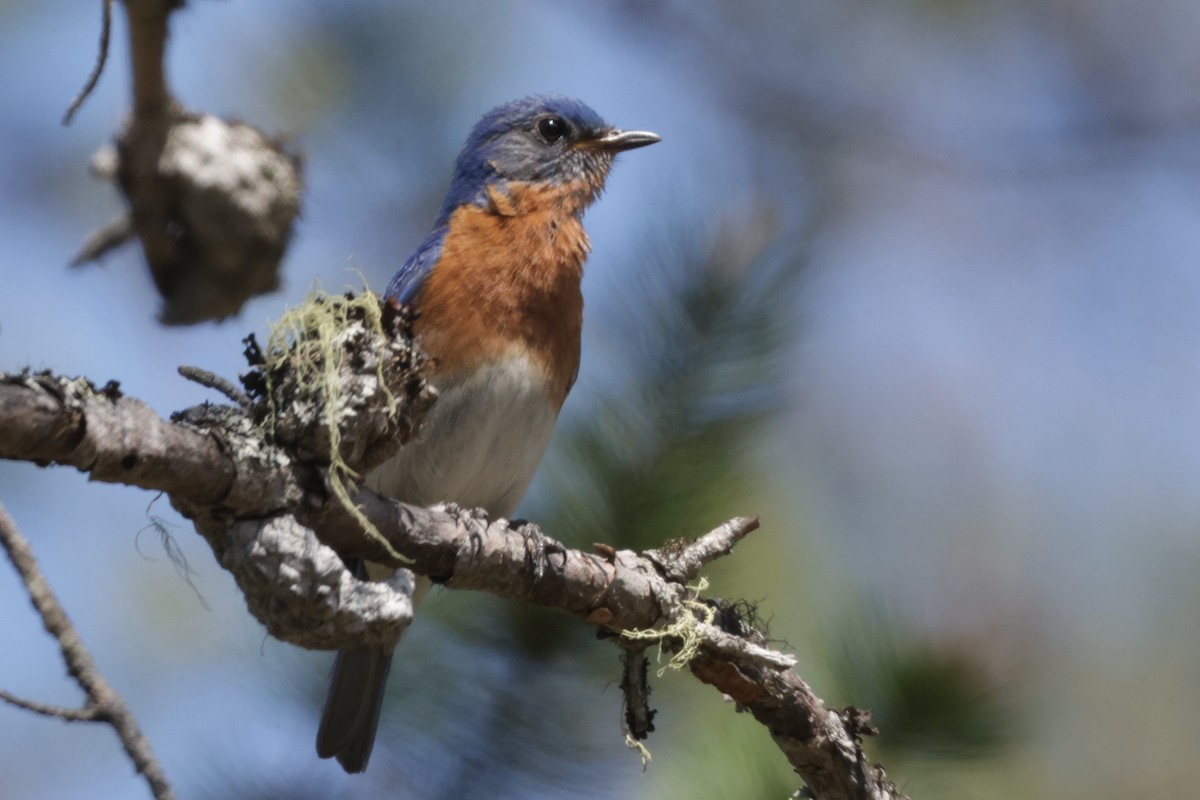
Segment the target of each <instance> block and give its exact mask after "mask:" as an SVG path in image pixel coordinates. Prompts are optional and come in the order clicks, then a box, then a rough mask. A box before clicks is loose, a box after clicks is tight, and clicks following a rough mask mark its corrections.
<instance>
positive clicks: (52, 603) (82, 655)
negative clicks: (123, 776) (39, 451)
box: [0, 506, 175, 800]
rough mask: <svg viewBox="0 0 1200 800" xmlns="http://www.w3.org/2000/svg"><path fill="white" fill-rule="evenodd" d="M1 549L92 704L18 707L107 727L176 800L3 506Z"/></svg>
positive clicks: (165, 795) (157, 790)
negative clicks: (75, 708) (72, 707)
mask: <svg viewBox="0 0 1200 800" xmlns="http://www.w3.org/2000/svg"><path fill="white" fill-rule="evenodd" d="M0 544H3V545H4V549H5V550H6V551H7V553H8V558H9V560H10V561H11V562H12V565H13V567H14V568H15V569H16V570H17V573H18V574H19V575H20V576H21V581H22V582H23V583H24V584H25V590H26V591H27V592H28V593H29V599H30V600H31V601H33V606H34V608H35V609H37V612H38V614H40V615H41V617H42V624H43V625H44V626H45V627H46V631H47V632H48V633H49V634H50V635H51V636H53V637H54V638H55V639H57V640H58V646H59V649H60V650H61V651H62V657H63V661H64V662H65V663H66V665H67V672H69V673H70V675H71V677H72V678H74V679H75V681H76V682H77V683H78V684H79V686H80V687H81V688H82V689H83V691H84V692H85V693H86V694H87V698H88V700H87V705H86V706H85V707H84V708H83V709H82V710H80V711H79V712H70V711H67V713H66V714H65V715H64V714H63V713H59V712H62V711H66V710H65V709H54V708H52V707H51V706H43V705H41V704H35V703H30V702H28V701H18V702H15V703H14V704H15V705H20V706H21V707H23V708H28V709H30V710H32V711H37V712H38V713H42V714H45V713H49V714H50V715H51V716H57V717H62V718H65V719H76V720H84V719H91V720H102V721H104V722H107V723H108V724H109V725H112V727H113V729H114V730H115V731H116V732H117V736H118V737H120V739H121V745H122V747H124V748H125V752H126V754H127V755H128V756H129V758H130V760H132V761H133V765H134V767H135V768H136V769H137V771H138V772H140V773H141V774H142V775H143V776H144V777H145V779H146V783H147V784H149V786H150V791H151V793H152V794H153V795H154V797H155V798H157V800H171V799H172V798H174V797H175V793H174V792H173V791H172V790H171V786H170V784H169V783H167V776H166V774H165V773H164V772H163V769H162V766H161V765H160V764H159V763H158V759H157V758H155V756H154V752H153V750H152V749H151V747H150V741H149V740H148V739H147V738H146V737H145V735H144V734H143V733H142V731H141V729H140V728H139V727H138V724H137V722H136V721H135V720H134V718H133V713H132V712H131V711H130V710H129V706H127V705H126V704H125V701H124V700H123V699H122V698H121V696H120V695H119V694H117V692H116V690H115V689H113V688H112V686H110V685H109V683H108V681H106V680H105V679H104V677H103V676H101V675H100V672H99V670H97V669H96V664H95V662H94V661H93V660H92V656H91V654H90V653H89V652H88V650H87V648H86V647H85V646H84V644H83V640H82V639H81V638H80V636H79V633H78V631H76V630H75V626H74V625H73V624H71V620H70V619H69V618H68V617H67V612H66V610H65V609H64V608H63V607H62V604H60V603H59V602H58V598H57V597H55V596H54V592H53V591H52V590H51V589H50V584H49V583H48V582H47V581H46V578H45V576H44V575H43V574H42V571H41V568H40V567H39V566H38V563H37V559H36V558H34V555H33V550H32V549H31V548H30V547H29V543H28V542H27V541H26V540H25V537H23V536H22V535H21V533H20V531H18V530H17V526H16V523H15V522H13V519H12V517H10V516H9V515H8V512H7V511H5V509H4V507H3V506H0ZM4 699H5V700H7V701H8V702H14V700H15V699H16V698H13V697H12V696H11V695H8V696H6V697H5V698H4Z"/></svg>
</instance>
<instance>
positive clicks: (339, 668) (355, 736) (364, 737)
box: [317, 561, 431, 772]
mask: <svg viewBox="0 0 1200 800" xmlns="http://www.w3.org/2000/svg"><path fill="white" fill-rule="evenodd" d="M346 566H348V567H350V569H352V570H353V572H354V574H355V576H356V577H358V578H360V579H366V580H384V579H386V578H387V577H389V576H390V575H391V574H392V573H393V572H394V571H395V570H393V569H390V568H386V567H383V566H382V565H379V564H371V563H368V562H365V561H348V562H346ZM430 586H431V584H430V581H429V579H428V578H426V577H424V576H416V578H415V585H414V587H413V594H412V604H413V611H414V612H415V611H416V609H417V606H419V605H420V604H421V600H422V599H423V598H424V597H425V594H426V593H427V592H428V591H429V587H430ZM394 651H395V649H394V648H392V649H383V648H378V647H375V648H359V649H354V650H339V651H338V654H337V658H336V659H335V660H334V662H333V672H332V673H331V674H330V676H329V694H328V695H326V697H325V708H324V710H323V711H322V712H321V726H320V727H319V728H318V729H317V755H319V756H320V757H321V758H337V760H338V763H339V764H341V765H342V769H344V770H346V772H362V771H363V770H365V769H366V768H367V761H368V760H369V759H370V758H371V748H372V747H374V745H375V730H376V729H377V728H378V727H379V711H380V709H381V708H382V706H383V694H384V690H385V689H386V688H387V679H388V671H389V670H391V667H392V653H393V652H394Z"/></svg>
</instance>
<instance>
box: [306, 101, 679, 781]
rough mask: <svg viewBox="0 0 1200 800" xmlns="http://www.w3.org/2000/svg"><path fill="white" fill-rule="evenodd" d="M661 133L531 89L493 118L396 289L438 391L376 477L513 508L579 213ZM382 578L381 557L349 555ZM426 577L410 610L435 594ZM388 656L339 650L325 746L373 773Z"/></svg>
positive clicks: (534, 428) (549, 382) (389, 491)
mask: <svg viewBox="0 0 1200 800" xmlns="http://www.w3.org/2000/svg"><path fill="white" fill-rule="evenodd" d="M658 141H660V137H659V136H658V135H656V134H654V133H650V132H649V131H640V130H620V129H618V128H615V127H613V126H611V125H609V124H608V123H606V122H605V121H604V119H603V118H602V117H601V116H600V115H599V114H597V113H596V112H595V111H594V110H592V109H591V108H590V107H589V106H587V105H586V104H584V103H583V102H581V101H579V100H575V99H572V98H569V97H565V96H562V95H531V96H529V97H525V98H522V99H519V100H514V101H511V102H508V103H505V104H503V105H500V106H498V107H496V108H494V109H492V110H491V111H489V112H487V113H486V114H484V115H483V117H482V118H481V119H480V120H479V122H478V123H477V124H476V125H475V127H474V128H473V129H472V130H471V133H470V135H469V136H468V137H467V141H466V144H465V145H464V146H463V149H462V151H461V152H460V153H459V155H458V158H457V160H456V161H455V165H454V173H453V177H452V179H451V181H450V188H449V190H448V191H447V193H446V197H445V200H444V201H443V202H442V205H441V208H440V209H439V211H438V213H437V217H436V219H435V221H434V224H433V229H432V230H431V232H430V233H429V235H428V236H426V237H425V239H424V240H423V241H422V242H421V244H420V245H419V246H418V247H417V250H416V252H415V253H413V255H412V256H411V257H410V258H409V259H408V260H407V261H406V262H405V263H404V265H403V266H402V267H401V268H400V270H399V271H398V272H397V273H396V276H395V277H394V278H393V279H392V281H391V283H390V284H389V285H388V288H387V290H386V292H385V295H386V297H388V298H392V299H394V300H396V301H397V302H399V303H400V304H401V305H402V306H407V307H409V308H411V309H413V310H414V311H415V312H416V313H415V317H414V322H413V335H414V338H415V339H417V340H418V341H419V342H420V346H421V347H422V349H423V350H424V351H425V352H426V354H427V355H429V356H430V359H431V360H430V362H429V364H430V366H429V369H428V371H427V374H426V378H427V380H428V381H429V382H430V383H431V384H432V385H433V387H434V388H435V389H436V390H437V392H438V399H437V401H436V402H435V403H434V404H433V406H432V408H431V409H430V411H429V413H428V414H427V415H426V418H425V420H424V422H423V424H422V426H421V428H420V430H419V431H418V432H417V434H416V435H415V437H414V438H412V439H411V440H410V441H409V442H407V443H406V444H405V445H404V446H403V447H401V448H400V450H399V451H398V453H397V454H396V455H395V456H394V457H393V458H391V459H390V460H389V461H387V462H385V463H384V464H382V465H380V466H379V467H377V468H375V469H374V470H372V472H371V473H370V474H368V475H367V476H366V479H365V482H366V484H367V485H368V486H370V487H371V488H372V489H374V490H375V491H377V492H380V493H381V494H383V495H386V496H388V497H391V498H394V499H397V500H401V501H404V502H406V503H410V504H415V505H426V506H428V505H433V504H436V503H442V502H452V503H456V504H458V505H459V506H462V507H465V508H482V509H484V510H485V511H486V512H487V513H488V514H489V516H491V517H508V516H509V515H511V514H512V512H513V510H514V509H515V508H516V506H517V504H518V503H519V502H520V500H521V498H522V496H523V495H524V494H525V491H526V489H528V487H529V484H530V482H531V481H532V480H533V475H534V473H535V472H536V470H537V467H538V464H539V462H540V461H541V459H542V455H543V453H544V452H545V450H546V446H547V444H548V443H549V441H550V436H551V432H552V431H553V428H554V425H555V422H556V420H557V418H558V414H559V410H560V409H561V408H562V405H563V402H564V401H565V400H566V398H567V394H568V392H570V390H571V387H572V385H573V384H574V383H575V378H576V376H577V374H578V371H579V361H580V332H581V329H582V325H583V294H582V291H581V285H580V281H581V279H582V277H583V266H584V261H585V259H586V258H587V255H588V252H589V251H590V249H591V245H590V243H589V240H588V236H587V233H586V232H585V231H584V228H583V223H582V217H583V214H584V211H586V210H587V208H588V207H589V206H590V205H591V204H592V203H593V202H594V201H595V200H596V198H597V197H598V196H599V195H600V193H601V192H602V190H603V189H604V184H605V180H606V179H607V177H608V174H609V169H610V168H611V166H612V163H613V159H614V157H615V156H616V155H617V154H618V153H620V152H623V151H626V150H633V149H635V148H639V147H645V146H646V145H650V144H654V143H655V142H658ZM348 566H351V567H353V568H354V569H355V570H356V574H357V575H358V576H359V577H364V578H366V579H370V580H383V579H386V578H387V577H389V576H390V575H391V574H392V572H393V571H392V570H391V569H389V568H386V567H383V565H372V564H369V563H368V564H362V563H357V564H348ZM429 586H430V583H429V581H428V579H420V580H418V583H417V590H416V592H415V593H414V597H413V603H414V608H415V606H416V605H417V604H418V603H419V602H420V600H421V598H422V597H423V596H424V594H425V593H426V592H427V591H428V588H429ZM391 659H392V652H391V651H390V650H384V649H379V648H375V649H371V648H363V649H357V650H342V651H340V652H339V653H338V655H337V658H336V660H335V661H334V666H333V671H332V673H331V676H330V688H329V692H328V695H327V698H326V702H325V705H324V708H323V711H322V715H321V722H320V727H319V729H318V732H317V754H318V755H319V756H320V757H321V758H336V759H337V761H338V763H339V764H341V766H342V768H343V769H344V770H345V771H346V772H348V773H358V772H362V771H364V770H365V769H366V767H367V762H368V760H369V758H370V755H371V750H372V748H373V746H374V742H375V733H376V729H377V728H378V725H379V715H380V708H381V705H382V702H383V695H384V689H385V687H386V682H387V676H388V671H389V668H390V666H391Z"/></svg>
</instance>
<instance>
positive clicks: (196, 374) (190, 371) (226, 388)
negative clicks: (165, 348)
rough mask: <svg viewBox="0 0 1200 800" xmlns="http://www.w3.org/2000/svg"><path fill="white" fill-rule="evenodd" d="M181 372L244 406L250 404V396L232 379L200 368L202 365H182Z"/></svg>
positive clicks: (195, 381) (192, 380)
mask: <svg viewBox="0 0 1200 800" xmlns="http://www.w3.org/2000/svg"><path fill="white" fill-rule="evenodd" d="M179 374H180V375H182V376H183V377H185V378H187V379H188V380H189V381H191V382H192V383H198V384H200V385H201V386H204V387H206V388H209V389H212V390H214V391H218V392H220V393H221V394H223V395H225V396H226V397H228V398H229V399H230V400H232V401H233V402H235V403H237V404H238V405H239V406H241V407H242V408H246V407H247V406H249V405H250V398H249V397H247V396H246V393H245V392H243V391H242V390H241V389H239V388H237V387H236V386H234V385H233V382H232V381H229V380H227V379H225V378H222V377H221V376H220V375H217V374H215V373H212V372H209V371H208V370H206V369H200V367H180V368H179Z"/></svg>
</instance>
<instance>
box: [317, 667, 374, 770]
mask: <svg viewBox="0 0 1200 800" xmlns="http://www.w3.org/2000/svg"><path fill="white" fill-rule="evenodd" d="M391 666H392V650H384V649H381V648H371V649H361V650H340V651H338V654H337V659H336V660H335V661H334V662H333V673H332V675H331V676H330V681H329V694H328V695H327V696H326V698H325V709H324V710H323V711H322V712H321V727H320V728H318V729H317V755H319V756H320V757H321V758H337V760H338V763H339V764H341V765H342V769H344V770H346V772H362V771H363V770H365V769H366V768H367V760H368V759H370V757H371V748H372V747H373V746H374V745H375V730H376V729H377V728H378V727H379V710H380V708H381V707H382V706H383V693H384V689H385V688H386V687H387V677H388V670H390V669H391Z"/></svg>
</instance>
